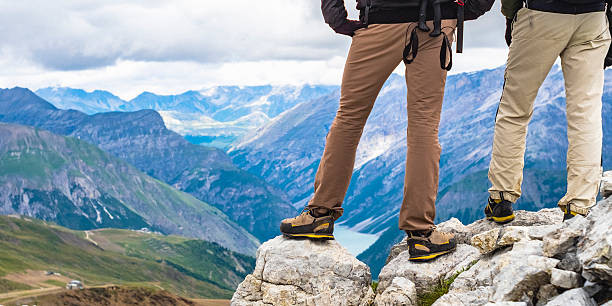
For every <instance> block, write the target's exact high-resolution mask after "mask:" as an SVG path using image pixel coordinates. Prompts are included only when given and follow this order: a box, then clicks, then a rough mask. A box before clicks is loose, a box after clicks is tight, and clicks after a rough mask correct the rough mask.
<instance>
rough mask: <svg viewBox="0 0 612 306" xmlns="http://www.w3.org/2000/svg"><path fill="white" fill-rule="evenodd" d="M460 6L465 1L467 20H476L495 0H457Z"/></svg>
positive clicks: (488, 9) (489, 8)
mask: <svg viewBox="0 0 612 306" xmlns="http://www.w3.org/2000/svg"><path fill="white" fill-rule="evenodd" d="M567 1H580V0H567ZM456 2H457V4H458V5H459V6H461V2H463V4H464V5H463V7H464V11H465V20H475V19H477V18H478V17H480V16H482V15H484V14H485V13H486V12H488V11H490V10H491V7H493V3H494V2H495V0H463V1H461V0H457V1H456Z"/></svg>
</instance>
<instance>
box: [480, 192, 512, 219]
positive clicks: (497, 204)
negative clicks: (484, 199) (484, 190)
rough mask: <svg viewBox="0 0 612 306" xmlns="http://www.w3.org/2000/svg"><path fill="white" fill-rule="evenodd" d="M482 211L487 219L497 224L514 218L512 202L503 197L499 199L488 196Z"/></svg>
mask: <svg viewBox="0 0 612 306" xmlns="http://www.w3.org/2000/svg"><path fill="white" fill-rule="evenodd" d="M484 213H485V216H486V217H487V220H490V221H493V222H495V223H498V224H505V223H508V222H511V221H512V220H514V211H513V210H512V202H510V201H508V200H505V199H504V198H503V197H502V198H501V199H499V200H495V199H493V198H491V197H489V200H488V203H487V206H486V207H485V209H484Z"/></svg>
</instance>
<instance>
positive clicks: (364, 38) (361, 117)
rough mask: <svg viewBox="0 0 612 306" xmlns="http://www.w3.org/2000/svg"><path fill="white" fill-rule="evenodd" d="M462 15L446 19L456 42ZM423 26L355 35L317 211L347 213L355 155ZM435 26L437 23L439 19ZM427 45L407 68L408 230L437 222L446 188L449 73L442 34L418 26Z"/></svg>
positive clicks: (322, 168)
mask: <svg viewBox="0 0 612 306" xmlns="http://www.w3.org/2000/svg"><path fill="white" fill-rule="evenodd" d="M455 25H456V21H455V20H444V21H443V24H442V26H443V28H444V32H445V33H446V34H447V35H448V37H449V40H451V39H452V34H453V31H454V28H455ZM416 26H417V24H416V23H400V24H373V25H370V26H369V27H368V28H365V29H360V30H357V32H356V33H355V35H354V36H353V41H352V44H351V48H350V50H349V54H348V58H347V60H346V64H345V66H344V75H343V77H342V86H341V96H340V108H339V109H338V112H337V114H336V118H335V119H334V122H333V123H332V126H331V129H330V131H329V134H328V135H327V141H326V144H325V151H324V153H323V157H322V159H321V163H320V164H319V169H318V170H317V174H316V177H315V193H314V197H313V198H312V199H311V200H310V202H309V207H310V208H317V207H321V208H327V209H332V210H334V211H336V212H337V213H338V215H341V214H342V212H343V210H342V208H341V205H342V201H343V200H344V196H345V195H346V191H347V189H348V186H349V182H350V179H351V175H352V173H353V167H354V164H355V152H356V150H357V145H358V144H359V139H360V138H361V134H362V132H363V128H364V126H365V124H366V120H367V119H368V115H369V114H370V111H371V110H372V107H373V106H374V101H375V100H376V97H377V96H378V92H379V91H380V89H381V88H382V86H383V84H384V82H385V81H386V80H387V78H388V77H389V75H391V73H392V72H393V70H394V69H395V68H396V67H397V66H398V64H399V63H400V62H402V56H403V50H404V46H405V44H406V42H407V41H409V40H410V35H411V31H412V30H413V29H414V28H415V27H416ZM429 26H430V28H433V26H432V24H431V22H430V23H429ZM417 33H418V34H417V35H418V40H419V46H418V55H417V57H416V58H415V60H414V62H413V63H411V64H409V65H406V85H407V88H408V98H407V100H408V101H407V102H408V104H407V105H408V107H407V109H408V129H407V146H408V150H407V157H406V177H405V181H404V200H403V202H402V207H401V210H400V220H399V226H400V229H403V230H427V229H430V228H431V227H433V225H434V223H433V220H434V217H435V214H436V208H435V201H436V194H437V191H438V171H439V162H440V151H441V148H440V144H439V142H438V125H439V122H440V112H441V110H442V100H443V97H444V85H445V82H446V71H445V70H443V69H441V68H440V49H441V47H442V37H443V36H438V37H430V36H429V34H428V33H425V32H421V31H418V30H417Z"/></svg>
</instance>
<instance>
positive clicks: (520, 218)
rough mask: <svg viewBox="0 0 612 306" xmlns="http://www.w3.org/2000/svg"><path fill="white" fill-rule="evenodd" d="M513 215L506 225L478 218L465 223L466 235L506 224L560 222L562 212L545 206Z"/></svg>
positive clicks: (533, 224) (536, 224) (526, 224)
mask: <svg viewBox="0 0 612 306" xmlns="http://www.w3.org/2000/svg"><path fill="white" fill-rule="evenodd" d="M514 215H515V216H516V218H515V219H514V221H512V222H510V223H508V224H506V225H499V224H497V223H495V222H491V221H488V220H485V219H480V220H478V221H476V222H474V223H472V224H470V225H467V226H466V227H465V230H466V232H467V233H468V234H467V235H468V236H469V239H470V240H471V237H472V236H474V235H477V234H480V233H484V232H486V231H489V230H492V229H494V228H499V227H508V226H539V225H556V224H559V223H561V221H562V220H563V212H562V211H561V210H560V209H558V208H545V209H541V210H540V211H525V210H517V211H515V212H514ZM441 224H442V223H441ZM470 240H468V241H470Z"/></svg>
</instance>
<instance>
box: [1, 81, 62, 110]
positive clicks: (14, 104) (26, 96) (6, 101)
mask: <svg viewBox="0 0 612 306" xmlns="http://www.w3.org/2000/svg"><path fill="white" fill-rule="evenodd" d="M34 108H35V109H46V110H56V109H57V108H55V106H53V105H52V104H51V103H49V102H47V101H45V100H43V99H42V98H40V97H39V96H37V95H36V94H35V93H34V92H32V91H31V90H29V89H27V88H23V87H13V88H10V89H0V114H3V113H6V112H7V111H11V110H15V109H34Z"/></svg>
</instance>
